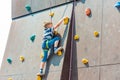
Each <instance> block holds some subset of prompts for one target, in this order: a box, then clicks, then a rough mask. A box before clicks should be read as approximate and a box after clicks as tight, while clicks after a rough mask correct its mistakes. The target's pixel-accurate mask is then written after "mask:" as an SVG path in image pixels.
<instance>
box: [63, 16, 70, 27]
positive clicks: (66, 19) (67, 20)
mask: <svg viewBox="0 0 120 80" xmlns="http://www.w3.org/2000/svg"><path fill="white" fill-rule="evenodd" d="M68 22H69V18H68V17H66V18H64V25H67V24H68Z"/></svg>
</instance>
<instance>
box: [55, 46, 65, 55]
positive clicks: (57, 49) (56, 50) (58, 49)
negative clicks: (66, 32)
mask: <svg viewBox="0 0 120 80" xmlns="http://www.w3.org/2000/svg"><path fill="white" fill-rule="evenodd" d="M62 49H63V48H62V47H59V48H54V54H57V53H58V51H60V50H62Z"/></svg>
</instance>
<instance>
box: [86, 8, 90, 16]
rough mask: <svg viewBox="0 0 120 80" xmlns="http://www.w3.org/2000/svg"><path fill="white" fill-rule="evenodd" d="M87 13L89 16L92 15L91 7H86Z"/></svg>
mask: <svg viewBox="0 0 120 80" xmlns="http://www.w3.org/2000/svg"><path fill="white" fill-rule="evenodd" d="M85 14H86V15H87V16H90V15H91V9H90V8H86V9H85Z"/></svg>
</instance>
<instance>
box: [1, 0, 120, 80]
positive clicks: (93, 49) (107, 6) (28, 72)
mask: <svg viewBox="0 0 120 80" xmlns="http://www.w3.org/2000/svg"><path fill="white" fill-rule="evenodd" d="M72 1H73V0H49V1H48V0H43V1H42V2H41V0H12V3H13V5H12V18H13V22H12V25H11V30H10V34H9V39H8V44H7V47H6V51H5V55H4V59H3V63H2V68H1V71H0V80H7V79H8V78H12V79H13V80H36V73H37V72H38V70H39V64H40V57H39V56H40V53H41V42H42V37H41V36H42V35H43V34H42V31H43V27H42V26H43V25H42V24H43V22H44V21H50V20H51V18H50V16H49V13H50V11H53V12H54V13H55V15H54V17H53V18H52V21H53V23H54V24H55V23H56V22H57V21H58V20H59V19H61V18H62V17H63V16H68V17H69V18H70V17H71V13H72V7H73V2H72ZM118 1H119V2H120V0H77V1H76V2H75V25H74V36H75V35H76V37H74V38H75V39H76V40H74V41H73V45H72V46H71V45H70V46H71V47H70V46H68V45H69V43H70V42H71V40H72V39H70V38H71V37H70V38H69V34H68V32H69V27H70V26H69V25H68V26H66V25H62V26H61V27H60V28H59V29H58V31H59V32H60V34H61V35H62V37H63V38H62V45H63V47H64V53H63V55H62V56H57V55H52V56H50V58H49V60H48V63H47V67H46V75H45V77H43V80H69V79H68V77H70V78H71V80H120V76H119V75H120V68H119V67H120V53H119V52H120V45H119V41H120V37H119V35H120V8H117V7H115V6H114V5H115V4H116V2H118ZM28 4H29V6H27V7H28V8H27V10H26V8H25V6H26V5H28ZM119 5H120V4H119ZM50 7H52V8H50ZM29 8H31V10H30V11H29ZM90 11H91V13H90V14H89V12H90ZM28 14H29V15H28ZM69 33H70V32H69ZM31 35H35V36H36V38H35V41H34V42H31V41H30V40H29V38H30V36H31ZM68 38H69V39H68ZM77 38H79V39H77ZM69 47H70V49H72V50H73V54H72V56H73V57H69V56H66V55H65V54H66V53H67V52H70V51H71V50H69V49H68V48H69ZM67 50H68V51H67ZM65 52H66V53H65ZM67 55H70V53H67ZM20 56H24V57H25V61H24V62H21V61H20V60H19V57H20ZM7 58H8V60H6V59H7ZM70 58H72V59H71V61H72V66H71V67H69V66H70V64H69V62H70V61H69V60H70ZM7 61H8V62H9V63H10V62H11V61H12V64H9V63H8V62H7ZM64 63H68V64H64ZM69 68H71V69H69ZM67 70H70V71H71V72H72V74H71V75H70V74H69V73H66V71H67ZM64 72H65V73H64ZM61 75H62V76H63V75H64V77H62V76H61ZM61 77H62V78H61Z"/></svg>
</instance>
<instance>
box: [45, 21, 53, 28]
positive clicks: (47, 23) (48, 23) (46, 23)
mask: <svg viewBox="0 0 120 80" xmlns="http://www.w3.org/2000/svg"><path fill="white" fill-rule="evenodd" d="M50 24H52V22H44V27H45V28H46V27H47V25H50Z"/></svg>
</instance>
